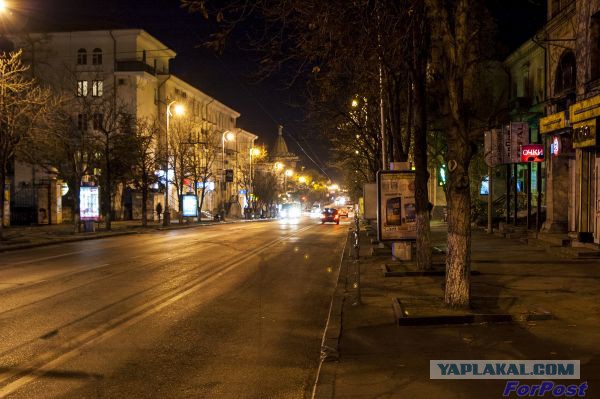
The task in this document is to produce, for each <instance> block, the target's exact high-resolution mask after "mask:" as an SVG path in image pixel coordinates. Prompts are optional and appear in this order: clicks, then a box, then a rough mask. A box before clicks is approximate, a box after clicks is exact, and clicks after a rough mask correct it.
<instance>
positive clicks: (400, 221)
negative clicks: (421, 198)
mask: <svg viewBox="0 0 600 399" xmlns="http://www.w3.org/2000/svg"><path fill="white" fill-rule="evenodd" d="M377 205H378V206H377V233H378V234H377V236H378V239H379V241H404V240H416V239H417V219H416V210H415V172H413V171H380V172H378V173H377Z"/></svg>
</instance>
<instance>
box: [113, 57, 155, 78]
mask: <svg viewBox="0 0 600 399" xmlns="http://www.w3.org/2000/svg"><path fill="white" fill-rule="evenodd" d="M115 70H116V71H117V72H147V73H149V74H150V75H156V70H155V69H154V67H152V66H151V65H148V64H146V63H145V62H144V61H138V60H128V61H117V65H116V67H115Z"/></svg>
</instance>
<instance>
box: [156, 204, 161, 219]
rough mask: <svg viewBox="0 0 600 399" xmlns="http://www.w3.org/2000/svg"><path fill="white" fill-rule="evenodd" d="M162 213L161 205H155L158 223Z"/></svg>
mask: <svg viewBox="0 0 600 399" xmlns="http://www.w3.org/2000/svg"><path fill="white" fill-rule="evenodd" d="M162 211H163V209H162V204H161V203H160V202H159V203H158V204H156V214H157V215H158V222H159V223H160V215H161V213H162Z"/></svg>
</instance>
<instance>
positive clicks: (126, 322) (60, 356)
mask: <svg viewBox="0 0 600 399" xmlns="http://www.w3.org/2000/svg"><path fill="white" fill-rule="evenodd" d="M312 227H314V225H309V226H306V227H304V228H302V229H299V230H297V231H295V232H294V233H292V234H290V235H289V236H292V235H295V234H299V233H302V232H304V231H306V230H308V229H310V228H312ZM289 236H287V237H284V238H277V239H275V240H272V241H270V242H268V243H267V244H265V245H263V246H261V247H259V248H256V249H254V250H252V251H250V252H249V253H247V254H246V255H243V256H241V257H240V258H238V259H237V260H235V261H233V263H230V264H228V265H227V264H226V265H225V266H223V267H221V268H220V269H217V270H213V271H212V273H210V274H208V275H203V276H199V277H195V278H193V279H192V280H191V281H190V282H188V284H186V285H185V286H184V287H183V288H181V287H180V288H178V289H175V290H172V291H170V292H167V293H165V294H162V295H159V296H158V297H156V298H154V299H152V300H150V301H149V302H146V303H144V304H142V305H139V306H137V307H135V308H133V309H131V310H130V311H128V312H126V313H124V314H122V315H120V316H118V317H115V318H113V319H111V320H108V321H107V322H105V323H103V324H101V325H99V326H97V327H96V328H94V329H91V330H88V331H86V332H84V333H82V334H80V335H78V336H76V337H74V338H72V339H69V340H67V341H65V342H63V343H62V344H61V345H60V346H59V350H54V351H48V352H46V353H43V354H41V355H40V356H37V357H36V358H35V359H33V360H32V361H30V362H29V363H28V364H25V365H23V366H21V367H19V370H15V371H6V372H4V373H2V374H0V384H3V383H5V382H7V381H8V380H11V379H14V378H16V379H14V380H13V381H12V382H9V383H8V384H6V385H5V386H4V387H2V388H1V389H0V398H1V397H5V396H7V395H10V394H11V393H14V392H16V391H17V390H19V389H21V388H22V387H24V386H25V385H27V384H29V383H31V382H33V381H35V380H37V379H38V378H40V377H42V376H43V375H44V374H45V373H47V372H49V371H51V370H53V369H55V368H56V367H57V366H59V365H60V364H62V363H64V362H65V361H67V360H69V359H70V358H72V357H74V356H76V355H79V354H81V353H82V352H83V350H84V349H86V348H87V347H90V346H92V345H94V344H97V343H100V342H102V341H104V340H106V339H108V338H110V337H112V336H113V335H115V334H117V333H119V332H121V331H123V330H124V329H126V328H127V327H130V326H132V325H133V324H135V323H137V322H139V321H141V320H143V319H145V318H147V317H148V316H151V315H153V314H155V313H158V312H159V311H161V310H162V309H163V308H165V307H167V306H169V305H171V304H173V303H175V302H177V301H179V300H181V299H183V298H185V297H186V296H188V295H190V294H192V293H193V292H195V291H197V290H198V289H200V288H202V287H203V286H205V285H206V284H209V283H211V282H213V281H214V280H216V279H218V278H219V277H221V276H222V275H223V274H224V273H226V272H228V271H230V270H232V269H234V268H236V267H237V266H239V265H241V264H243V263H244V262H246V261H247V260H248V259H250V258H252V257H254V256H256V255H258V254H259V253H261V252H264V251H266V250H267V249H269V248H271V247H273V246H275V245H276V244H278V243H279V242H280V241H282V240H284V239H286V238H288V237H289ZM24 370H25V371H24Z"/></svg>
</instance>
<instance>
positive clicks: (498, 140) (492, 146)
mask: <svg viewBox="0 0 600 399" xmlns="http://www.w3.org/2000/svg"><path fill="white" fill-rule="evenodd" d="M484 148H485V154H484V156H485V163H486V164H487V166H497V165H500V164H501V163H502V129H491V130H488V131H486V132H485V134H484Z"/></svg>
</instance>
